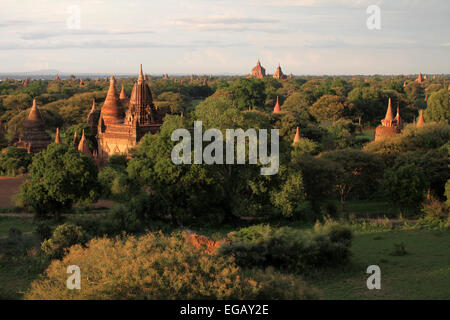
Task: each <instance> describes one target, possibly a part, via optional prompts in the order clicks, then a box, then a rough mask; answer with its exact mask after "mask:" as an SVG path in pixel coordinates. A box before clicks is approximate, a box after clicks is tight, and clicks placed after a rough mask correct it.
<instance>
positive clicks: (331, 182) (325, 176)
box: [291, 152, 338, 214]
mask: <svg viewBox="0 0 450 320" xmlns="http://www.w3.org/2000/svg"><path fill="white" fill-rule="evenodd" d="M291 167H292V168H293V169H294V170H299V171H301V173H302V182H303V186H304V190H305V194H306V199H307V200H308V201H309V202H310V203H311V206H312V209H313V210H314V211H315V213H316V214H318V213H320V204H321V203H323V202H325V201H327V200H329V199H330V198H331V197H332V195H333V192H334V188H335V185H336V173H337V170H338V168H337V165H336V164H335V163H334V162H332V161H330V160H327V159H324V158H320V157H312V156H309V155H304V154H299V153H295V152H292V159H291Z"/></svg>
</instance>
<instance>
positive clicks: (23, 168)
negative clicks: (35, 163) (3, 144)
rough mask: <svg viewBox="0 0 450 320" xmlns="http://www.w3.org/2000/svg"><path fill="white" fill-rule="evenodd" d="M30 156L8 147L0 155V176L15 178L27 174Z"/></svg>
mask: <svg viewBox="0 0 450 320" xmlns="http://www.w3.org/2000/svg"><path fill="white" fill-rule="evenodd" d="M30 164H31V155H30V154H28V153H27V151H26V150H25V149H20V148H15V147H8V148H6V150H5V151H4V152H3V153H0V175H8V176H15V175H17V174H24V173H27V172H28V167H29V165H30Z"/></svg>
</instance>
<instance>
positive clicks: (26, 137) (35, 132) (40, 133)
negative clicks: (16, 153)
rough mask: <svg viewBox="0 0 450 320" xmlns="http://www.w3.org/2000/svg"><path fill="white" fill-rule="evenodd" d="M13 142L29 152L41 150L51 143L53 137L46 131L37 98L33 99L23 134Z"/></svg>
mask: <svg viewBox="0 0 450 320" xmlns="http://www.w3.org/2000/svg"><path fill="white" fill-rule="evenodd" d="M13 142H15V143H14V144H15V146H16V147H17V148H23V149H25V150H27V152H28V153H37V152H40V151H42V150H44V149H46V148H47V146H48V145H49V144H50V142H51V138H50V136H49V135H48V133H47V132H46V131H45V125H44V120H43V119H42V116H41V112H40V111H39V109H38V107H37V105H36V99H34V100H33V105H32V107H31V110H30V113H29V114H28V118H27V120H26V121H25V127H24V131H23V134H22V136H21V137H20V138H18V141H13Z"/></svg>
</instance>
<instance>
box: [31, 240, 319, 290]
mask: <svg viewBox="0 0 450 320" xmlns="http://www.w3.org/2000/svg"><path fill="white" fill-rule="evenodd" d="M69 265H77V266H79V267H80V269H81V277H82V279H81V287H82V289H81V290H67V288H66V280H67V273H66V268H67V266H69ZM312 296H313V294H312V293H311V291H310V290H309V289H307V288H306V285H305V284H304V283H303V282H302V281H301V280H299V279H297V278H294V277H293V276H289V275H281V274H279V273H276V272H274V271H271V270H269V271H267V272H263V271H253V272H250V271H247V272H245V273H244V272H242V271H241V270H240V268H239V267H238V266H237V265H236V264H235V263H234V259H233V258H232V257H221V256H217V255H210V254H208V253H207V252H205V251H204V250H198V249H196V248H195V247H194V246H192V245H191V244H190V243H188V242H186V241H185V240H184V235H183V234H180V233H177V234H173V235H171V236H164V235H163V234H162V233H147V234H146V235H144V236H142V237H139V238H137V237H134V236H128V237H125V238H124V239H122V240H121V239H120V238H115V239H108V238H100V239H99V238H97V239H93V240H91V241H90V242H89V243H88V244H87V245H86V248H83V247H82V246H81V245H75V246H73V247H72V248H71V249H70V251H69V253H68V254H67V255H66V256H65V257H64V259H63V260H62V261H60V260H54V261H53V262H52V263H51V265H50V266H49V267H48V269H47V270H46V272H45V277H43V278H41V279H39V280H37V281H35V282H33V283H32V285H31V289H30V290H29V291H28V293H26V295H25V298H26V299H259V298H267V299H287V298H289V299H306V298H310V297H312Z"/></svg>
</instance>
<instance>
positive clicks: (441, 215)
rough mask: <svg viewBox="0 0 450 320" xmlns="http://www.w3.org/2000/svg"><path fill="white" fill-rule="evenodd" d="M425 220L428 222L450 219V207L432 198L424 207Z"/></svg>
mask: <svg viewBox="0 0 450 320" xmlns="http://www.w3.org/2000/svg"><path fill="white" fill-rule="evenodd" d="M422 212H423V213H424V217H423V219H424V220H425V221H427V222H434V221H446V220H448V219H449V218H450V206H449V205H448V204H447V203H442V202H440V201H439V200H437V199H435V198H432V199H431V200H430V201H426V202H425V204H424V205H423V206H422Z"/></svg>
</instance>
